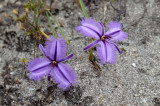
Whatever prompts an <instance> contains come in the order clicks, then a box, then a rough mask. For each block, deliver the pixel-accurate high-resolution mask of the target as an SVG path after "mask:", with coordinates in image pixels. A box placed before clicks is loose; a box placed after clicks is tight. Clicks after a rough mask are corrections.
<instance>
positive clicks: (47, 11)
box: [40, 0, 69, 45]
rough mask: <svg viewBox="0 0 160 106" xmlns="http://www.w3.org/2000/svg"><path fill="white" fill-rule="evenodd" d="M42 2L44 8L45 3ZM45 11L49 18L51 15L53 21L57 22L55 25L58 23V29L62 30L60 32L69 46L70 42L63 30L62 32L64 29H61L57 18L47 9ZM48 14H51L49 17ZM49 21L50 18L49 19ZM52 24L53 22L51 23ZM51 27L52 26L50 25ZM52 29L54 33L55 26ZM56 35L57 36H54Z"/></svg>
mask: <svg viewBox="0 0 160 106" xmlns="http://www.w3.org/2000/svg"><path fill="white" fill-rule="evenodd" d="M40 2H41V3H42V4H43V6H44V3H43V1H42V0H40ZM44 9H45V6H44ZM45 11H46V14H47V17H49V15H50V16H51V17H52V18H53V20H54V21H55V23H56V25H57V26H58V29H59V30H60V32H61V34H62V36H63V37H64V39H65V40H66V43H67V44H68V45H69V41H68V40H67V39H66V36H65V35H64V32H63V30H62V28H61V27H60V25H59V23H58V21H57V20H56V18H55V17H54V16H53V15H52V13H51V12H50V11H49V10H48V9H45ZM48 13H49V15H48ZM48 19H49V18H48ZM48 21H50V19H49V20H48ZM50 22H51V21H50ZM50 26H51V25H50ZM51 28H52V29H51V30H52V33H54V30H53V26H52V27H51ZM54 35H55V34H54Z"/></svg>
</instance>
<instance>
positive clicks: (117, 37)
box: [110, 31, 128, 41]
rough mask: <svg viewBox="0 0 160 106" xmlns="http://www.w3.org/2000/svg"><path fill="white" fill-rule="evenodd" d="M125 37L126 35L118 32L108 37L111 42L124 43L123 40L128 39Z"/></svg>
mask: <svg viewBox="0 0 160 106" xmlns="http://www.w3.org/2000/svg"><path fill="white" fill-rule="evenodd" d="M127 35H128V34H127V33H125V32H123V31H120V32H117V33H115V34H112V35H110V37H111V40H112V41H124V40H125V39H127V38H128V36H127Z"/></svg>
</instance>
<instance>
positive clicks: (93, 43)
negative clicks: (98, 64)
mask: <svg viewBox="0 0 160 106" xmlns="http://www.w3.org/2000/svg"><path fill="white" fill-rule="evenodd" d="M99 41H100V40H96V41H94V42H92V43H90V44H89V45H88V46H86V47H85V48H84V50H87V49H90V48H91V47H93V46H95V45H96V44H97V43H98V42H99Z"/></svg>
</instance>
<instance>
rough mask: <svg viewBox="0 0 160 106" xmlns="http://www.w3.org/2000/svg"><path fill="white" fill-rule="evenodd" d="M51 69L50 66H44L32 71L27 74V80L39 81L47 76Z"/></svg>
mask: <svg viewBox="0 0 160 106" xmlns="http://www.w3.org/2000/svg"><path fill="white" fill-rule="evenodd" d="M51 69H52V67H51V66H49V65H48V66H45V67H41V68H39V69H37V70H36V71H33V72H31V73H30V74H29V78H30V79H33V80H40V79H42V78H43V77H44V76H45V75H49V73H50V71H51Z"/></svg>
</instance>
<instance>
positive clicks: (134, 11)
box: [0, 0, 160, 106]
mask: <svg viewBox="0 0 160 106" xmlns="http://www.w3.org/2000/svg"><path fill="white" fill-rule="evenodd" d="M92 1H93V2H92V3H91V4H90V6H88V7H87V11H88V13H89V16H90V17H91V18H93V19H96V20H97V21H101V22H103V23H104V25H105V27H106V26H107V24H108V23H109V22H110V21H113V20H117V21H120V23H122V24H123V30H124V31H125V32H127V33H128V37H129V38H128V39H127V40H125V41H124V42H120V43H119V44H118V47H119V48H120V50H121V51H122V54H119V55H118V59H117V63H116V64H114V65H110V64H105V65H103V66H101V65H100V68H101V75H99V73H98V71H97V70H96V69H95V67H94V66H93V65H92V64H91V63H90V61H89V60H88V51H87V52H84V51H83V48H84V47H85V46H86V45H88V44H89V39H88V38H85V37H82V36H81V35H79V34H78V33H77V32H76V31H75V27H76V26H78V25H79V22H80V20H81V19H82V18H83V17H84V16H83V14H82V12H81V10H80V9H79V8H78V7H77V5H76V4H75V2H74V0H55V2H56V6H57V7H58V9H59V11H58V12H57V13H56V14H55V17H56V18H57V19H59V20H60V21H61V22H62V23H63V24H64V27H63V30H64V32H65V35H66V36H67V38H68V40H69V41H70V45H69V47H68V53H67V54H70V53H73V54H74V57H73V58H72V59H71V60H69V61H67V62H66V64H69V65H70V66H72V68H73V69H74V70H75V72H76V73H77V75H78V77H77V81H78V82H79V83H78V85H77V87H74V88H72V89H71V90H70V91H69V92H63V91H62V90H61V89H59V88H57V87H56V85H55V84H54V83H53V82H52V81H51V82H48V81H47V78H44V79H42V80H41V81H38V82H34V81H32V80H29V79H28V74H29V73H28V72H25V68H24V65H23V64H22V63H21V62H20V60H21V59H22V58H26V59H27V60H31V59H33V58H34V56H33V51H34V42H35V41H34V40H32V39H31V38H30V37H29V36H26V35H25V33H24V32H23V31H22V30H21V29H19V28H18V26H19V23H18V22H16V21H13V20H11V19H9V18H5V19H4V20H3V21H0V35H1V36H0V37H1V39H0V100H1V101H0V104H1V105H2V106H72V105H75V106H77V105H78V106H120V105H122V106H124V105H125V106H134V105H135V106H138V105H141V106H159V105H160V1H159V0H119V1H116V2H112V4H111V3H110V2H109V1H108V0H104V1H103V0H92ZM8 2H9V1H8V0H5V1H0V16H1V17H2V16H3V14H4V13H5V12H8V13H10V11H11V10H12V9H14V8H17V7H14V6H10V5H7V3H8ZM18 3H19V4H21V2H20V1H19V2H17V4H18ZM112 6H113V7H112ZM19 11H21V10H19ZM46 19H47V18H46ZM43 24H48V23H47V21H43V22H42V25H43ZM54 26H55V25H54ZM55 27H56V26H55ZM45 29H49V27H46V28H45ZM56 29H57V27H56ZM106 30H107V27H106ZM57 33H59V32H58V31H57ZM59 34H60V33H59ZM39 43H40V42H39ZM35 51H36V57H40V56H41V57H42V56H43V55H42V53H41V52H40V50H39V48H38V45H37V46H36V50H35ZM94 53H96V52H95V51H94ZM97 61H98V60H97ZM98 62H99V61H98ZM17 81H18V82H17Z"/></svg>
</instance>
